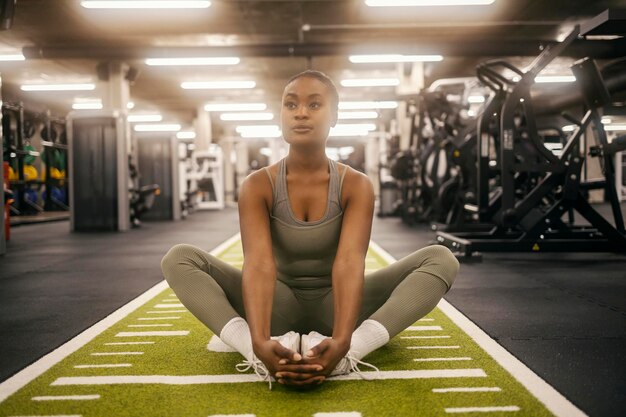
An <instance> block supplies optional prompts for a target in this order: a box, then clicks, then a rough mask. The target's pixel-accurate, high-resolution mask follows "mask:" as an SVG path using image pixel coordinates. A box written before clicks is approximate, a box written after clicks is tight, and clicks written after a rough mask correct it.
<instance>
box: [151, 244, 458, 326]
mask: <svg viewBox="0 0 626 417" xmlns="http://www.w3.org/2000/svg"><path fill="white" fill-rule="evenodd" d="M161 268H162V270H163V275H164V276H165V279H166V280H167V282H168V284H169V286H170V287H171V288H172V289H173V290H174V292H175V293H176V295H177V296H178V298H179V299H180V301H181V302H182V303H183V304H184V305H185V307H187V309H188V310H189V311H190V312H191V313H192V314H193V315H194V316H196V317H197V318H198V319H199V320H200V321H201V322H202V323H204V325H206V326H207V327H208V328H209V329H210V330H211V331H212V332H213V333H215V334H217V335H219V334H220V332H221V330H222V328H223V327H224V325H225V324H226V323H228V322H229V321H230V320H231V319H233V318H235V317H243V318H244V319H245V317H246V316H245V311H244V304H243V297H242V289H241V282H242V280H241V276H242V272H241V270H239V269H237V268H235V267H233V266H232V265H229V264H227V263H226V262H224V261H222V260H220V259H218V258H216V257H215V256H213V255H211V254H209V253H207V252H205V251H203V250H202V249H199V248H197V247H195V246H191V245H184V244H181V245H176V246H174V247H173V248H172V249H170V251H169V252H168V253H167V254H166V255H165V257H164V258H163V260H162V262H161ZM458 269H459V263H458V261H457V260H456V258H455V257H454V256H453V255H452V253H451V252H450V250H448V249H447V248H446V247H444V246H440V245H434V246H427V247H425V248H423V249H420V250H418V251H416V252H413V253H412V254H410V255H408V256H406V257H404V258H402V259H400V260H398V261H396V262H394V263H393V264H391V265H389V266H386V267H384V268H382V269H380V270H377V271H375V272H372V273H370V274H366V275H365V282H364V290H363V302H362V307H361V311H360V314H359V318H358V321H357V326H358V325H359V324H360V323H362V322H363V321H364V320H366V319H372V320H376V321H378V322H379V323H381V324H382V325H383V326H384V327H385V328H386V329H387V331H388V332H389V337H390V338H391V337H393V336H395V335H396V334H398V333H400V332H401V331H402V330H404V329H405V328H407V327H408V326H410V325H411V324H413V323H415V322H416V321H417V320H419V319H420V318H421V317H423V316H425V315H426V314H428V313H429V312H430V311H431V310H432V309H433V308H435V306H436V305H437V303H438V302H439V300H441V298H442V297H443V295H444V294H445V293H446V292H447V291H448V290H449V289H450V286H451V285H452V283H453V282H454V279H455V277H456V275H457V272H458ZM355 296H357V295H356V294H355ZM332 326H333V291H332V288H331V287H329V288H316V289H309V290H304V289H296V288H290V287H288V286H287V285H286V284H284V283H283V282H281V281H279V280H277V281H276V289H275V293H274V301H273V306H272V319H271V335H272V336H278V335H282V334H285V333H287V332H288V331H290V330H294V331H296V332H298V333H301V334H306V333H308V332H310V331H313V330H315V331H317V332H319V333H321V334H323V335H327V336H330V335H331V334H332Z"/></svg>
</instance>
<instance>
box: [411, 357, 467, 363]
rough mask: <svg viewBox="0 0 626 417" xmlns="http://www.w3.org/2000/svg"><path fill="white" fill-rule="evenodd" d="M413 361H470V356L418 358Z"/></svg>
mask: <svg viewBox="0 0 626 417" xmlns="http://www.w3.org/2000/svg"><path fill="white" fill-rule="evenodd" d="M413 360H414V361H415V362H439V361H442V362H443V361H471V360H473V359H472V358H465V357H463V358H460V357H459V358H419V359H413Z"/></svg>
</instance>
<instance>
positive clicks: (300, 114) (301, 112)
mask: <svg viewBox="0 0 626 417" xmlns="http://www.w3.org/2000/svg"><path fill="white" fill-rule="evenodd" d="M304 117H309V109H307V106H298V108H297V109H296V119H301V118H304Z"/></svg>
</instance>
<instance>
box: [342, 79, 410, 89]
mask: <svg viewBox="0 0 626 417" xmlns="http://www.w3.org/2000/svg"><path fill="white" fill-rule="evenodd" d="M341 85H342V86H343V87H393V86H396V85H400V80H399V79H398V78H362V79H356V78H355V79H350V80H341Z"/></svg>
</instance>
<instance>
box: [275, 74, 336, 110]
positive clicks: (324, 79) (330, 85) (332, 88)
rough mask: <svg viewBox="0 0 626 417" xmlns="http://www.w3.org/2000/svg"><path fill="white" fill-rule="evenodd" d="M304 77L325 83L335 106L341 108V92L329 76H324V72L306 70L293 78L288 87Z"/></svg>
mask: <svg viewBox="0 0 626 417" xmlns="http://www.w3.org/2000/svg"><path fill="white" fill-rule="evenodd" d="M302 77H309V78H315V79H316V80H318V81H321V82H322V83H324V85H326V87H328V89H329V90H330V94H331V96H332V99H333V101H334V103H335V106H337V107H339V91H338V90H337V86H336V85H335V83H334V82H333V80H332V79H331V78H330V77H329V76H328V75H326V74H324V73H323V72H322V71H317V70H306V71H302V72H301V73H299V74H296V75H294V76H293V77H291V78H290V79H289V81H288V82H287V85H289V84H291V83H292V82H293V81H295V80H297V79H298V78H302Z"/></svg>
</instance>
